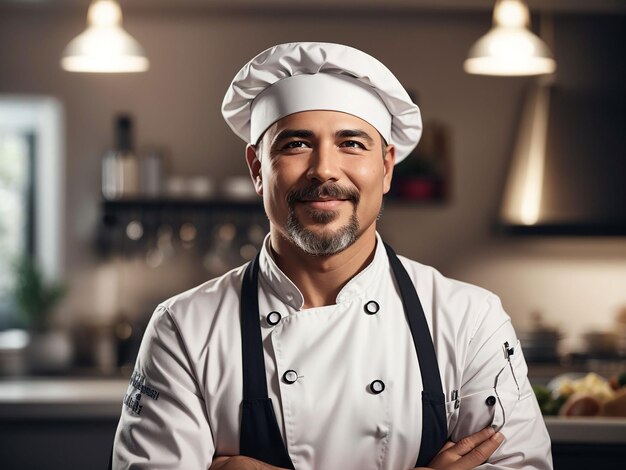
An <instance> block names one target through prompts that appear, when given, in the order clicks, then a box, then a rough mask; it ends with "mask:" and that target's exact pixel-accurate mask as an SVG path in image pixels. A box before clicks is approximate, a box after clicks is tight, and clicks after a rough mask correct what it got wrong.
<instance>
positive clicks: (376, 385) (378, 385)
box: [370, 380, 385, 395]
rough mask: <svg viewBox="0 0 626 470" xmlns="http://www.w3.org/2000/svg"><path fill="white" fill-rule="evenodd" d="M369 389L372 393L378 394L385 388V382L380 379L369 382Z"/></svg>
mask: <svg viewBox="0 0 626 470" xmlns="http://www.w3.org/2000/svg"><path fill="white" fill-rule="evenodd" d="M370 390H371V391H372V393H373V394H374V395H378V394H379V393H381V392H382V391H383V390H385V383H384V382H383V381H382V380H374V381H373V382H372V383H371V384H370Z"/></svg>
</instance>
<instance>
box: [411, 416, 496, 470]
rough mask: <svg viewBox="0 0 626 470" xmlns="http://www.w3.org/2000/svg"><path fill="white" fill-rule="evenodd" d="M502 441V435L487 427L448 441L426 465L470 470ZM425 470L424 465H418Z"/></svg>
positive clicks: (436, 469) (443, 469)
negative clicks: (457, 440)
mask: <svg viewBox="0 0 626 470" xmlns="http://www.w3.org/2000/svg"><path fill="white" fill-rule="evenodd" d="M502 441H504V436H503V435H502V434H501V433H499V432H495V431H494V430H493V428H491V427H488V428H485V429H483V430H482V431H478V432H477V433H474V434H471V435H470V436H467V437H465V438H463V439H461V440H460V441H459V442H457V443H454V442H452V441H448V442H446V443H445V444H444V446H443V447H442V448H441V450H440V451H439V453H438V454H437V455H436V456H435V458H434V459H433V460H432V461H431V462H430V463H429V464H428V465H429V466H428V467H426V468H427V469H430V470H470V469H472V468H474V467H476V466H478V465H480V464H482V463H485V462H486V461H487V459H488V458H489V457H491V454H493V453H494V452H495V451H496V449H497V448H498V447H499V446H500V444H502ZM419 468H421V469H422V470H426V468H424V467H419ZM416 470H418V469H416Z"/></svg>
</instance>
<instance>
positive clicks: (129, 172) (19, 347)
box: [0, 0, 626, 468]
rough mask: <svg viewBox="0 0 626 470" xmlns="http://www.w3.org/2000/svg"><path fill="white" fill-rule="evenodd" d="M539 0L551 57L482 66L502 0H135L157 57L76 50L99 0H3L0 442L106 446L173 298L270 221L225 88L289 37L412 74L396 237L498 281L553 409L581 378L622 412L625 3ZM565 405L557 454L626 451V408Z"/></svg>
mask: <svg viewBox="0 0 626 470" xmlns="http://www.w3.org/2000/svg"><path fill="white" fill-rule="evenodd" d="M527 3H528V5H529V7H530V12H531V22H530V29H531V30H532V31H533V32H534V33H536V34H538V35H539V36H541V38H542V39H543V40H544V41H545V42H546V44H547V46H548V49H549V50H550V51H551V53H552V55H553V57H554V60H555V62H556V67H557V68H556V72H555V73H554V74H548V75H545V74H544V75H540V76H515V77H510V76H504V77H503V76H493V75H492V76H489V75H475V74H470V73H467V72H466V71H465V70H464V62H465V60H466V59H467V58H468V54H469V53H470V49H471V48H472V45H473V44H475V43H476V41H477V40H478V39H479V38H480V37H481V36H483V35H484V34H485V33H487V31H489V30H490V28H491V26H492V15H493V9H494V1H492V0H360V1H358V0H332V1H331V0H317V1H316V2H304V1H300V2H298V1H288V0H268V1H254V0H125V1H120V2H119V4H120V5H121V8H122V11H123V28H124V29H125V30H126V31H127V32H128V33H129V34H130V35H131V36H132V37H133V38H134V39H135V40H136V41H137V42H138V43H139V44H140V45H141V47H142V48H143V51H144V53H145V57H146V58H147V59H148V61H149V68H148V69H147V71H144V72H141V73H78V72H71V71H67V70H64V69H63V68H62V67H61V58H62V56H63V54H64V51H65V50H66V47H67V46H68V44H69V43H70V41H72V40H73V39H74V38H75V37H76V36H78V35H79V34H80V33H81V32H82V31H83V30H84V29H85V27H86V18H87V9H88V7H89V4H90V2H89V1H87V0H21V1H18V0H0V462H1V463H0V466H1V467H2V468H39V467H41V466H44V465H45V466H46V467H47V468H68V467H71V468H95V467H96V466H105V465H106V463H107V461H108V453H109V450H110V446H111V442H112V438H113V432H114V430H115V425H116V423H117V418H118V417H119V412H120V410H121V400H122V397H123V394H124V391H125V388H126V384H127V382H128V378H129V377H130V371H131V370H132V364H133V360H134V357H135V355H136V351H137V348H138V345H139V342H140V340H141V336H142V334H143V329H144V328H145V325H146V323H147V321H148V319H149V317H150V314H151V313H152V310H153V309H154V307H155V306H156V305H157V304H158V303H159V302H160V301H162V300H164V299H166V298H168V297H170V296H172V295H174V294H176V293H179V292H181V291H183V290H186V289H188V288H191V287H193V286H195V285H197V284H199V283H201V282H203V281H205V280H207V279H209V278H211V277H215V276H217V275H219V274H222V273H223V272H225V271H226V270H228V269H230V268H232V267H235V266H238V265H240V264H242V263H244V262H245V261H246V260H248V259H250V258H251V257H253V256H254V254H255V253H256V251H257V250H258V248H259V246H260V243H261V241H262V239H263V236H264V234H265V233H266V231H267V226H268V224H267V220H266V218H265V216H264V214H263V208H262V205H261V203H260V201H259V200H258V198H257V196H256V195H255V194H254V191H253V188H252V184H251V183H250V181H249V176H248V170H247V166H246V164H245V159H244V143H243V142H241V141H240V140H239V139H238V138H237V137H236V136H235V135H234V134H233V133H232V132H231V131H230V130H229V128H228V126H227V125H226V124H225V122H224V121H223V119H222V117H221V114H220V106H221V101H222V98H223V95H224V93H225V91H226V88H227V86H228V85H229V83H230V81H231V79H232V78H233V76H234V74H235V73H236V72H237V71H238V70H239V68H240V67H241V66H242V65H243V64H244V63H245V62H246V61H247V60H248V59H250V58H251V57H253V56H254V55H256V54H257V53H258V52H260V51H261V50H263V49H265V48H267V47H270V46H272V45H274V44H278V43H282V42H289V41H327V42H339V43H344V44H348V45H351V46H354V47H357V48H359V49H362V50H363V51H365V52H368V53H370V54H372V55H373V56H375V57H377V58H379V59H380V60H381V61H382V62H384V63H385V64H386V65H387V66H388V67H389V68H390V69H391V70H392V71H393V72H394V73H395V74H396V76H397V77H398V78H399V79H400V81H401V82H402V83H403V84H404V85H405V86H406V87H407V89H409V90H410V92H411V94H412V96H413V97H414V100H415V101H416V103H417V104H418V105H419V106H420V108H421V111H422V114H423V118H424V126H425V127H424V137H423V140H422V143H420V145H419V146H418V148H417V150H416V151H415V152H414V154H413V155H412V156H411V157H410V158H409V159H407V162H406V163H403V164H402V165H400V166H398V167H397V177H396V178H395V179H394V189H393V194H391V195H390V196H389V197H388V198H387V199H386V203H385V211H384V215H383V218H382V220H381V224H380V232H381V234H382V236H383V238H384V239H386V241H388V242H389V243H390V244H391V245H393V246H394V247H395V248H396V250H397V251H398V252H399V253H401V254H403V255H406V256H408V257H410V258H413V259H416V260H419V261H421V262H423V263H425V264H430V265H433V266H435V267H436V268H437V269H439V270H440V271H442V272H443V273H444V274H445V275H447V276H449V277H453V278H457V279H461V280H464V281H467V282H470V283H474V284H478V285H481V286H483V287H485V288H487V289H490V290H492V291H494V292H495V293H497V294H498V295H499V296H500V297H501V299H502V302H503V304H504V307H505V309H506V311H507V312H508V313H509V315H510V316H511V318H512V321H513V324H514V325H515V327H516V329H517V330H518V333H519V336H520V340H521V342H522V347H523V348H524V353H525V356H526V358H527V360H528V362H529V370H530V372H529V374H530V377H531V381H532V382H533V384H535V385H537V386H538V387H539V386H546V385H547V386H548V388H547V390H548V392H549V393H550V396H549V397H548V398H545V397H544V398H545V400H547V401H545V402H544V404H546V406H547V407H548V408H549V407H550V406H552V407H553V409H552V410H550V409H544V412H546V414H555V413H556V414H558V413H559V412H561V414H567V413H563V410H562V409H560V410H559V409H558V407H557V408H554V407H555V406H557V405H555V403H558V405H562V401H563V400H564V399H565V398H567V397H565V398H564V397H563V393H566V392H567V390H569V392H567V393H569V394H571V393H572V390H575V391H578V392H581V390H582V392H583V393H586V394H587V395H591V396H592V398H594V400H595V401H593V403H592V404H591V408H592V411H582V412H578V411H576V407H575V406H574V411H571V412H570V413H569V414H573V415H577V414H580V415H585V414H588V415H589V414H603V415H606V414H609V413H608V412H606V413H605V412H603V411H602V410H604V411H606V410H608V409H609V408H610V407H604V408H603V405H604V404H605V402H607V401H609V400H611V399H614V398H615V397H616V396H618V395H619V394H620V392H619V391H618V390H617V389H619V386H620V374H623V373H625V372H626V365H625V358H626V238H625V236H626V190H625V187H626V185H625V184H624V180H625V179H626V155H625V154H624V148H626V139H625V137H624V136H625V135H626V133H625V132H624V128H625V124H626V119H625V113H624V109H626V108H625V107H624V104H625V103H626V90H625V86H624V84H625V83H626V73H625V72H626V59H625V56H624V53H623V45H624V44H626V4H625V2H622V1H617V0H613V1H612V0H570V1H568V0H535V1H530V0H529V1H528V2H527ZM620 51H621V52H620ZM140 65H141V64H140ZM589 373H594V374H598V376H599V377H596V376H595V375H594V376H589V375H588V374H589ZM563 374H569V375H567V376H563ZM555 378H557V379H558V380H557V381H556V382H555V380H554V379H555ZM621 378H622V379H624V378H625V377H621ZM604 379H605V380H604ZM611 379H613V384H612V388H608V387H609V385H608V384H609V381H610V380H611ZM584 380H586V382H585V383H584V384H583V381H584ZM564 381H565V382H564ZM564 384H565V385H564ZM585 384H586V385H585ZM622 385H624V384H623V383H622ZM568 387H569V388H568ZM585 387H587V388H585ZM565 389H567V390H565ZM570 389H571V390H570ZM579 389H580V390H579ZM564 390H565V391H564ZM594 390H595V391H594ZM597 390H600V391H597ZM539 393H542V392H539ZM594 393H595V395H594ZM559 394H561V395H559ZM622 395H623V394H622ZM555 400H556V401H555ZM558 400H561V402H558ZM595 404H599V405H598V410H600V411H597V412H596V411H594V410H595V408H593V406H594V405H595ZM624 407H625V405H624V401H623V400H622V401H621V403H620V402H618V403H617V405H616V408H615V409H616V410H617V411H613V414H614V415H621V416H624V415H626V411H625V410H624ZM570 408H571V407H570ZM583 408H584V407H583ZM611 409H613V408H611ZM546 420H547V422H548V425H549V429H550V432H551V435H552V438H553V441H554V446H555V447H554V451H555V455H556V457H555V462H556V463H557V468H586V467H585V465H588V464H589V463H588V462H591V461H593V462H595V463H596V464H602V463H604V465H605V467H604V468H618V467H614V466H612V465H613V464H615V462H617V461H618V460H619V459H620V458H621V459H623V457H624V452H625V451H624V448H625V446H624V444H625V443H626V419H625V418H621V419H620V418H614V417H597V416H596V417H594V418H593V419H591V418H583V417H570V418H569V419H568V418H563V417H547V418H546ZM586 458H587V459H590V460H584V459H586ZM603 459H604V460H603ZM581 462H587V463H581ZM621 462H623V460H621ZM7 465H8V466H7ZM576 465H583V466H581V467H577V466H576Z"/></svg>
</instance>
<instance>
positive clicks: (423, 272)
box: [399, 256, 510, 338]
mask: <svg viewBox="0 0 626 470" xmlns="http://www.w3.org/2000/svg"><path fill="white" fill-rule="evenodd" d="M399 258H400V261H401V262H402V264H403V266H404V267H405V269H406V270H407V272H408V274H409V277H411V279H412V280H413V283H414V285H415V288H416V290H417V292H418V295H419V297H420V300H421V302H422V305H423V307H424V311H425V313H426V314H427V316H429V317H431V320H432V322H433V323H434V324H437V323H440V324H441V323H443V325H446V326H450V327H451V328H452V329H462V330H463V331H464V332H465V333H466V334H469V337H470V338H471V337H473V336H474V335H475V334H476V331H477V330H478V329H479V328H482V327H484V326H485V325H487V326H489V327H490V329H491V328H493V329H497V328H499V327H500V326H502V325H503V324H504V323H507V322H510V317H509V316H508V315H507V314H506V312H505V311H504V309H503V308H502V304H501V302H500V298H499V297H498V296H497V295H496V294H494V293H493V292H491V291H489V290H487V289H485V288H483V287H480V286H476V285H473V284H469V283H467V282H463V281H460V280H456V279H451V278H449V277H446V276H444V275H443V274H442V273H441V272H439V271H438V270H437V269H435V268H434V267H432V266H427V265H424V264H422V263H419V262H417V261H414V260H411V259H409V258H406V257H404V256H399Z"/></svg>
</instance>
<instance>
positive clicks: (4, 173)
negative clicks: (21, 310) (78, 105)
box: [0, 131, 35, 320]
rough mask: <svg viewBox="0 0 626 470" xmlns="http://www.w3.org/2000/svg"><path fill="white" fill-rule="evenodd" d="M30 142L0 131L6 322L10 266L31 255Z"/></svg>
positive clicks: (1, 302)
mask: <svg viewBox="0 0 626 470" xmlns="http://www.w3.org/2000/svg"><path fill="white" fill-rule="evenodd" d="M34 139H35V136H34V135H33V134H32V133H30V134H24V133H16V132H7V131H5V132H0V266H2V270H0V316H1V317H3V318H6V319H7V320H9V319H10V317H11V313H12V311H13V310H14V309H13V303H12V301H11V296H10V294H9V293H10V291H11V289H12V287H13V266H14V264H15V262H16V261H17V260H18V259H20V258H21V257H23V256H25V255H30V256H34V254H35V252H34V248H35V247H34V213H35V210H34V209H35V208H34V203H35V199H34V184H33V183H34V168H35V165H34Z"/></svg>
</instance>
